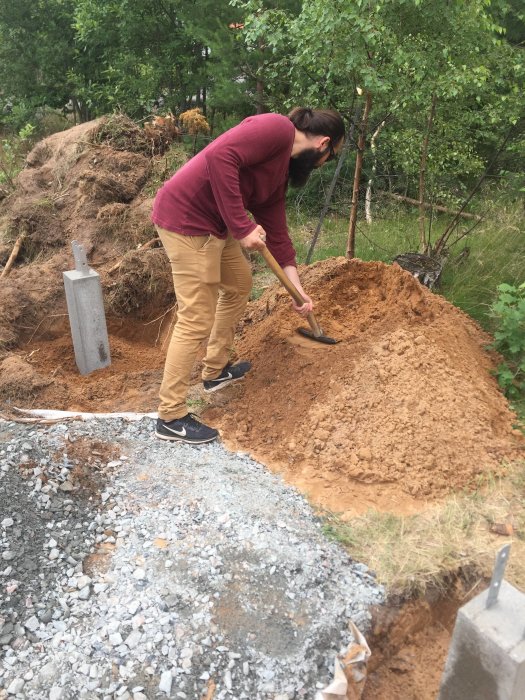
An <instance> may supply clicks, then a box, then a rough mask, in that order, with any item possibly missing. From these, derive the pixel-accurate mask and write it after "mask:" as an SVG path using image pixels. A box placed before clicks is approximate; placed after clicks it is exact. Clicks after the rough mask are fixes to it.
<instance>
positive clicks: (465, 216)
mask: <svg viewBox="0 0 525 700" xmlns="http://www.w3.org/2000/svg"><path fill="white" fill-rule="evenodd" d="M377 194H381V195H385V197H391V198H392V199H396V200H397V201H398V202H406V203H407V204H413V205H414V206H417V207H419V206H421V202H420V201H419V200H417V199H412V198H411V197H404V196H403V195H402V194H394V193H393V192H385V191H384V190H381V191H380V192H378V193H377ZM423 206H424V207H425V209H435V210H436V211H441V212H443V213H444V214H452V215H453V216H460V217H462V218H463V219H474V220H475V221H481V218H482V217H481V216H478V214H469V213H468V212H466V211H454V210H453V209H448V208H447V207H443V206H441V205H440V204H430V202H423Z"/></svg>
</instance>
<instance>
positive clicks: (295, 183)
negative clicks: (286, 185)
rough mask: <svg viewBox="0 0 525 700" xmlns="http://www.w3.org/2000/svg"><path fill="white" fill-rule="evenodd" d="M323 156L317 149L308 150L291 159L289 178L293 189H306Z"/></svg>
mask: <svg viewBox="0 0 525 700" xmlns="http://www.w3.org/2000/svg"><path fill="white" fill-rule="evenodd" d="M321 157H322V156H321V154H320V153H319V151H318V150H317V149H316V148H308V149H307V150H306V151H301V153H299V154H298V155H297V156H295V158H290V166H289V170H288V178H289V182H290V185H291V186H292V187H304V186H305V185H306V183H307V182H308V178H309V177H310V173H311V172H312V170H314V168H315V166H316V165H317V163H318V162H319V158H321Z"/></svg>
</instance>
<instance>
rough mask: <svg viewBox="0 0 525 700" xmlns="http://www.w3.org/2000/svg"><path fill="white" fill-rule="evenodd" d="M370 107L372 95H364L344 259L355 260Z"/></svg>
mask: <svg viewBox="0 0 525 700" xmlns="http://www.w3.org/2000/svg"><path fill="white" fill-rule="evenodd" d="M371 106H372V95H371V94H370V93H369V92H367V93H366V101H365V109H364V111H363V117H362V119H361V125H360V127H359V141H358V143H357V156H356V159H355V173H354V188H353V191H352V208H351V210H350V223H349V225H348V242H347V246H346V257H347V258H349V259H351V258H355V226H356V222H357V204H358V202H359V181H360V179H361V170H362V168H363V154H364V150H365V140H366V128H367V125H368V115H369V114H370V107H371Z"/></svg>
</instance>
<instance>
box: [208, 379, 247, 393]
mask: <svg viewBox="0 0 525 700" xmlns="http://www.w3.org/2000/svg"><path fill="white" fill-rule="evenodd" d="M243 379H244V377H237V379H228V381H227V382H222V383H221V384H217V386H213V387H212V388H211V389H206V388H205V389H204V391H205V393H206V394H213V392H214V391H220V390H221V389H225V388H226V387H227V386H230V384H235V382H242V380H243Z"/></svg>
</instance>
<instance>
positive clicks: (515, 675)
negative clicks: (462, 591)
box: [439, 581, 525, 700]
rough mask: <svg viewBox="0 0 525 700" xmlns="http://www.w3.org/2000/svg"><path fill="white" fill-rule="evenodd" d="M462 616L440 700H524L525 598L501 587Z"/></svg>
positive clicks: (503, 584) (481, 597)
mask: <svg viewBox="0 0 525 700" xmlns="http://www.w3.org/2000/svg"><path fill="white" fill-rule="evenodd" d="M488 593H489V591H488V589H487V590H486V591H484V592H483V593H480V595H478V596H476V597H475V598H473V599H472V600H471V601H470V602H469V603H467V604H466V605H464V606H463V607H462V608H461V609H460V610H459V612H458V616H457V619H456V625H455V627H454V633H453V636H452V643H451V646H450V650H449V655H448V659H447V663H446V666H445V671H444V674H443V679H442V683H441V689H440V693H439V700H525V594H523V593H522V592H521V591H519V590H518V589H516V588H514V586H512V585H511V584H509V583H507V582H506V581H502V582H501V587H500V590H499V595H498V599H497V601H496V603H495V604H494V605H493V606H492V607H490V608H487V607H486V604H487V597H488Z"/></svg>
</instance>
